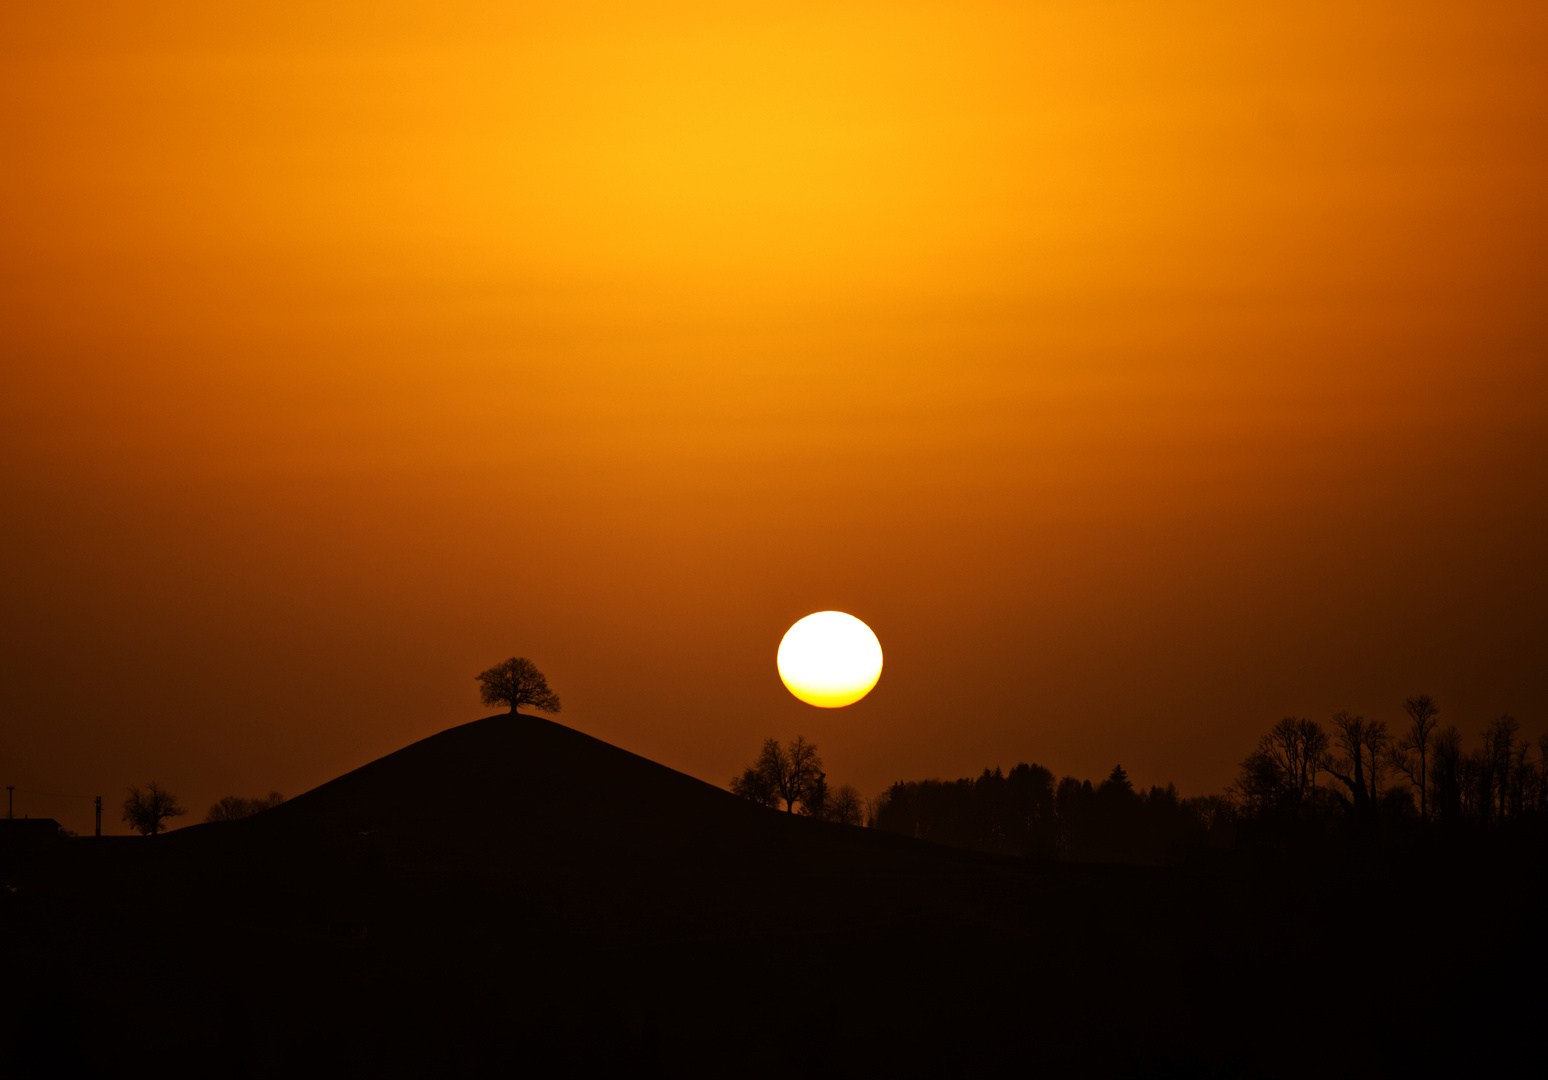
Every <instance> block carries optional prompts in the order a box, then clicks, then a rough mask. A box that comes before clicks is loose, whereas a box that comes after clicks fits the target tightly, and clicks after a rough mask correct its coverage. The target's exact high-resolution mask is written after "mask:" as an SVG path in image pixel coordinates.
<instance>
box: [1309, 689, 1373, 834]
mask: <svg viewBox="0 0 1548 1080" xmlns="http://www.w3.org/2000/svg"><path fill="white" fill-rule="evenodd" d="M1333 731H1334V740H1335V741H1336V742H1337V744H1338V748H1339V749H1340V750H1342V751H1343V752H1344V754H1345V757H1344V758H1343V759H1341V760H1334V759H1333V758H1332V757H1324V759H1323V764H1322V768H1323V771H1325V772H1329V773H1332V774H1333V775H1334V776H1335V777H1337V778H1338V779H1339V781H1340V782H1342V783H1343V785H1344V786H1345V787H1346V788H1348V789H1349V796H1350V800H1351V801H1352V803H1353V806H1354V813H1355V817H1356V818H1358V819H1359V820H1362V821H1364V820H1366V819H1367V818H1369V817H1370V816H1371V815H1372V814H1373V813H1374V812H1375V805H1376V804H1375V796H1376V777H1375V776H1372V777H1371V783H1370V786H1369V787H1367V786H1366V781H1365V761H1366V757H1367V755H1369V756H1370V757H1371V758H1372V759H1373V760H1374V759H1375V757H1376V754H1377V753H1378V752H1379V748H1380V747H1381V746H1383V745H1385V743H1386V739H1387V726H1386V725H1385V724H1382V723H1380V722H1377V723H1375V724H1372V723H1369V722H1367V721H1366V719H1365V717H1363V716H1351V715H1350V714H1349V713H1347V712H1342V711H1340V712H1336V713H1334V714H1333Z"/></svg>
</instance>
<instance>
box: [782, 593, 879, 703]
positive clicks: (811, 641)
mask: <svg viewBox="0 0 1548 1080" xmlns="http://www.w3.org/2000/svg"><path fill="white" fill-rule="evenodd" d="M778 664H779V677H780V679H782V680H783V681H784V684H785V687H786V689H788V690H789V691H790V692H791V693H792V694H794V695H795V696H796V697H798V698H800V699H801V700H802V701H804V702H806V703H807V704H808V705H816V706H817V707H818V708H821V709H838V708H842V707H843V706H845V705H853V704H854V703H855V702H857V701H859V700H860V699H861V698H863V697H865V695H867V694H869V693H870V692H871V687H873V686H875V685H876V680H878V679H880V678H881V669H882V650H881V642H879V641H877V640H876V635H875V634H874V633H872V632H871V628H870V627H869V626H867V625H865V623H863V622H861V621H860V620H859V619H857V618H855V617H854V616H853V615H846V614H844V613H843V612H842V611H819V612H817V613H816V614H815V615H808V616H807V617H806V618H804V619H802V620H800V621H799V622H797V623H796V624H795V625H794V626H792V627H791V628H790V629H789V630H786V631H785V636H784V639H783V640H781V641H780V643H779V658H778Z"/></svg>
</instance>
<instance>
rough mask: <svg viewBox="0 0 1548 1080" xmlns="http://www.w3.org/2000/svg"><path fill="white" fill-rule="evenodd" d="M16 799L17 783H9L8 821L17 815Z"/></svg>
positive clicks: (6, 807)
mask: <svg viewBox="0 0 1548 1080" xmlns="http://www.w3.org/2000/svg"><path fill="white" fill-rule="evenodd" d="M15 800H16V785H15V784H7V785H5V820H7V821H10V820H11V819H12V818H13V817H15V816H16V814H15V813H14V812H13V811H14V810H15V805H14V804H15Z"/></svg>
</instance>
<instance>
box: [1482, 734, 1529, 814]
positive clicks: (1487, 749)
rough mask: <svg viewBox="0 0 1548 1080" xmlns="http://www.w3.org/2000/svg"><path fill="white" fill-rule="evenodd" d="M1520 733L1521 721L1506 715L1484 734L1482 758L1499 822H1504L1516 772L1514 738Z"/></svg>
mask: <svg viewBox="0 0 1548 1080" xmlns="http://www.w3.org/2000/svg"><path fill="white" fill-rule="evenodd" d="M1520 732H1521V721H1519V720H1517V719H1516V718H1515V717H1514V716H1510V715H1508V714H1507V715H1505V716H1502V717H1500V718H1499V719H1498V720H1496V721H1494V723H1492V724H1490V725H1489V728H1488V730H1487V731H1485V732H1484V756H1485V757H1486V758H1487V759H1488V763H1489V774H1490V778H1491V780H1492V783H1491V785H1490V787H1491V789H1492V791H1493V792H1494V793H1495V798H1496V801H1497V806H1498V810H1497V811H1496V813H1497V815H1498V817H1499V819H1500V820H1501V821H1504V820H1505V815H1506V809H1507V800H1508V797H1509V795H1510V791H1511V781H1512V778H1513V776H1512V774H1513V773H1514V772H1515V771H1516V749H1517V743H1516V736H1517V735H1518V734H1519V733H1520ZM1486 797H1487V796H1486Z"/></svg>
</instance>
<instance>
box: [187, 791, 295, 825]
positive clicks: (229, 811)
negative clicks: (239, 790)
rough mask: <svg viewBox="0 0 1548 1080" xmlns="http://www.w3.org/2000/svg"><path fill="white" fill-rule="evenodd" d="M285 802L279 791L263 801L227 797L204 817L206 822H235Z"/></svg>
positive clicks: (272, 792) (232, 796)
mask: <svg viewBox="0 0 1548 1080" xmlns="http://www.w3.org/2000/svg"><path fill="white" fill-rule="evenodd" d="M284 801H285V797H284V796H283V795H281V794H280V793H279V792H277V791H271V792H269V795H268V797H267V798H263V799H244V798H242V797H241V796H240V795H227V796H226V797H225V798H224V799H222V800H220V802H218V803H216V804H215V805H214V806H211V807H210V812H209V813H208V814H205V815H204V820H205V821H206V822H211V821H235V820H237V819H238V818H245V817H252V816H253V815H254V814H256V813H258V812H259V811H260V810H267V809H269V808H270V807H271V806H278V805H279V804H280V803H282V802H284Z"/></svg>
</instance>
